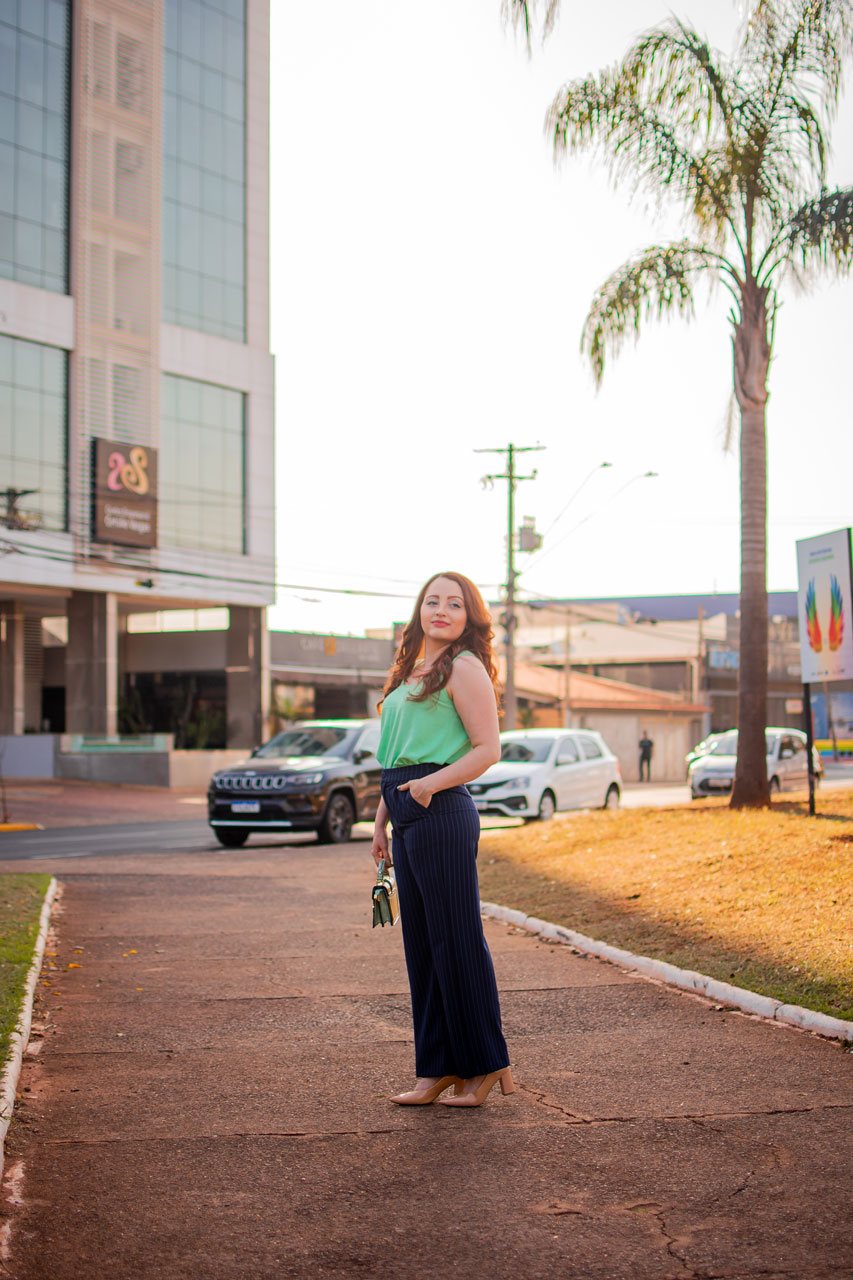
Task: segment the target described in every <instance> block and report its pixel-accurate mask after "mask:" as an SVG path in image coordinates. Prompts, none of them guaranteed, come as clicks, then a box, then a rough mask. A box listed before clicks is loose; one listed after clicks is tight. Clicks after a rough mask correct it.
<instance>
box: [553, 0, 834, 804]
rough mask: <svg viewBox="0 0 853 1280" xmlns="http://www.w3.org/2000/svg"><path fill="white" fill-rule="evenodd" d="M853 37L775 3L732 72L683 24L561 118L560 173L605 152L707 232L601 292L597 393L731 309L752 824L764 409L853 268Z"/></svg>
mask: <svg viewBox="0 0 853 1280" xmlns="http://www.w3.org/2000/svg"><path fill="white" fill-rule="evenodd" d="M851 37H853V4H851V0H776V2H775V3H772V2H770V0H759V3H757V4H756V5H754V6H753V10H752V14H751V17H750V18H749V19H748V20H747V22H746V23H745V24H744V26H743V29H742V31H741V32H740V35H739V37H738V42H737V48H736V51H735V54H734V56H733V58H732V59H731V60H727V59H726V58H725V57H724V56H723V55H721V54H720V53H718V52H717V51H716V50H715V49H712V48H710V47H709V45H708V44H707V42H706V41H705V40H704V39H703V38H702V37H701V36H700V35H699V34H697V32H696V31H694V30H692V29H691V28H690V27H688V26H686V25H685V24H684V23H682V22H679V21H676V20H671V21H670V22H669V23H667V24H666V25H664V26H662V27H660V28H657V29H655V30H652V31H650V32H648V33H647V34H646V35H643V36H641V37H640V38H639V39H638V40H637V42H636V43H635V45H634V46H633V48H631V49H630V50H629V52H628V53H627V55H626V56H625V58H624V59H623V60H622V62H621V63H620V64H618V65H617V66H616V67H615V68H613V69H610V70H606V71H603V72H601V73H600V74H599V75H597V76H593V77H589V78H587V79H584V80H578V81H575V82H573V83H571V84H568V85H566V86H565V87H564V88H563V89H562V90H561V91H560V93H559V94H558V95H557V97H556V98H555V100H554V102H553V104H552V106H551V109H550V112H549V115H548V124H547V131H548V134H549V136H552V137H553V143H554V151H555V157H556V158H559V157H560V156H561V155H563V154H565V153H567V152H576V151H580V150H584V149H589V150H593V151H597V152H598V153H599V154H601V155H602V156H603V157H604V159H605V160H606V162H607V164H608V167H609V169H610V171H611V173H612V175H613V177H614V178H618V179H619V180H620V182H626V181H627V182H628V183H629V185H630V186H631V188H632V189H633V190H634V191H637V190H645V191H650V192H651V193H653V194H654V195H655V196H656V197H658V198H662V197H664V196H673V197H675V198H676V199H677V200H678V201H679V202H680V203H681V204H682V206H685V207H686V211H687V214H688V224H689V226H690V228H691V233H692V234H691V235H690V237H689V238H686V239H683V240H680V241H678V242H676V243H670V244H660V245H654V246H653V247H651V248H648V249H646V250H644V251H643V252H642V253H639V254H637V255H636V256H635V257H633V258H631V259H630V260H629V261H628V262H626V263H625V264H624V265H623V266H621V267H620V268H619V269H618V270H617V271H615V272H614V273H613V275H611V277H610V279H609V280H607V281H606V282H605V283H604V284H603V285H602V286H601V288H600V289H599V290H598V291H597V293H596V295H595V297H594V299H593V302H592V305H591V307H590V311H589V314H588V316H587V318H586V321H585V325H584V330H583V338H582V343H581V346H582V350H583V351H585V352H586V354H587V355H588V356H589V359H590V361H591V364H592V369H593V374H594V376H595V379H596V382H598V383H600V382H601V379H602V377H603V375H604V369H605V356H606V354H608V353H615V352H616V351H618V349H619V348H620V346H621V345H622V343H623V341H624V339H625V338H626V336H627V335H628V334H629V333H634V334H635V335H638V334H639V331H640V328H641V324H642V323H644V322H645V321H646V320H648V319H650V318H652V317H660V316H662V315H664V314H665V313H671V312H676V313H678V314H679V315H681V316H683V317H685V318H689V317H690V316H691V315H692V314H693V306H694V292H695V289H696V286H697V284H698V283H699V282H700V281H701V280H702V279H703V278H711V279H713V280H715V281H718V282H719V283H720V284H722V285H723V286H724V288H725V289H727V290H728V292H729V294H730V295H731V299H732V307H731V313H730V319H731V324H732V330H733V332H732V348H733V365H734V396H735V399H736V401H737V404H738V407H739V409H740V468H741V619H740V628H741V630H740V671H739V678H738V727H739V735H738V760H737V769H736V773H735V782H734V787H733V790H732V800H731V802H732V805H733V806H734V807H735V808H740V807H744V806H764V805H767V804H769V795H768V785H767V770H766V764H765V747H764V729H765V724H766V714H767V587H766V559H767V556H766V523H767V521H766V501H767V480H766V460H765V459H766V437H765V410H766V404H767V395H768V389H767V377H768V370H769V366H770V355H771V350H772V344H773V333H774V328H775V324H776V318H777V312H778V306H779V290H780V288H781V286H782V285H783V283H785V282H787V281H789V280H790V279H792V278H795V279H796V280H798V281H799V282H800V283H805V282H807V281H808V280H809V279H813V278H814V277H815V276H816V275H817V274H818V273H820V272H821V271H829V272H836V273H841V272H844V271H847V270H849V268H850V266H851V261H853V189H850V188H846V189H844V190H834V191H828V190H827V189H826V187H825V168H826V159H827V151H828V141H829V137H828V130H829V125H830V123H831V121H832V119H833V116H834V114H835V110H836V107H837V103H838V97H839V92H840V87H841V77H842V65H843V62H844V60H845V58H846V57H847V56H848V55H849V53H850V50H851Z"/></svg>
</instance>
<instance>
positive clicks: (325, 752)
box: [255, 724, 349, 759]
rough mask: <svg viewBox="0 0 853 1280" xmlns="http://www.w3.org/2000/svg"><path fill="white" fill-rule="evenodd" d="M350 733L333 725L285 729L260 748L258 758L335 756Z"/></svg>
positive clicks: (256, 753)
mask: <svg viewBox="0 0 853 1280" xmlns="http://www.w3.org/2000/svg"><path fill="white" fill-rule="evenodd" d="M348 733H349V730H348V729H340V728H335V727H333V726H332V725H316V724H315V725H311V726H308V727H306V728H304V729H285V731H284V733H277V734H276V736H275V737H274V738H270V740H269V742H265V743H264V745H263V746H262V747H258V749H257V751H256V752H255V755H256V756H262V757H266V758H267V759H269V758H270V757H281V756H335V755H339V754H340V752H339V751H338V748H339V747H340V745H341V743H342V742H343V741H344V739H345V738H346V736H347V734H348Z"/></svg>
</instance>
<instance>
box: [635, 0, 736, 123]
mask: <svg viewBox="0 0 853 1280" xmlns="http://www.w3.org/2000/svg"><path fill="white" fill-rule="evenodd" d="M622 67H623V69H624V75H625V77H626V79H627V80H628V81H629V82H633V83H634V84H635V85H636V88H637V90H638V92H639V91H642V96H643V100H644V101H646V102H648V103H649V104H650V105H653V106H654V107H656V108H657V109H658V110H659V111H663V112H665V114H666V115H667V116H668V118H670V119H672V120H674V121H675V120H677V121H678V123H679V124H680V125H681V126H682V127H683V128H685V129H687V130H689V131H690V132H691V133H695V131H696V130H697V129H700V128H702V129H704V131H705V133H706V135H707V134H708V133H710V132H711V131H712V129H713V128H714V127H715V125H716V126H721V127H722V129H723V130H724V131H726V132H728V129H729V126H730V123H731V120H732V115H733V111H734V108H735V106H736V102H737V99H738V97H739V96H740V95H739V94H738V93H737V87H738V86H737V76H736V74H735V72H734V71H733V68H732V67H730V66H727V65H726V64H725V62H724V61H723V59H722V56H721V55H720V54H719V53H718V52H717V51H716V50H715V49H712V48H711V46H710V45H709V44H708V42H707V40H705V39H703V38H702V36H700V35H699V34H698V33H697V32H696V31H693V30H692V29H691V28H690V27H687V26H685V25H684V23H682V22H679V21H678V20H677V19H672V20H671V21H670V22H668V23H664V24H663V25H662V26H660V27H657V28H655V29H654V30H652V31H649V32H647V33H646V34H645V35H642V36H640V38H639V40H638V41H637V42H636V44H635V45H634V47H633V48H632V49H631V50H629V52H628V53H627V54H626V56H625V58H624V60H623V62H622ZM733 90H734V91H735V92H734V93H733Z"/></svg>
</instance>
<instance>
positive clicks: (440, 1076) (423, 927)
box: [373, 573, 515, 1107]
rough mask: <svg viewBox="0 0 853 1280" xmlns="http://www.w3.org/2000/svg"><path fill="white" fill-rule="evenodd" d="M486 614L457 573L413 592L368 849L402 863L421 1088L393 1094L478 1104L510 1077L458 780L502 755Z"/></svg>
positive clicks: (476, 829) (390, 695)
mask: <svg viewBox="0 0 853 1280" xmlns="http://www.w3.org/2000/svg"><path fill="white" fill-rule="evenodd" d="M491 641H492V630H491V619H490V617H489V613H488V610H487V609H486V606H485V604H484V603H483V599H482V596H481V595H480V593H479V591H478V590H477V588H476V587H475V586H474V584H473V583H472V582H470V581H469V580H468V579H467V578H464V577H463V576H462V575H461V574H459V573H441V574H438V576H437V577H435V578H431V579H430V581H429V582H428V583H427V584H426V586H425V587H424V588H423V590H422V591H421V593H420V595H419V596H418V600H417V604H416V605H415V610H414V613H413V615H412V619H411V621H410V622H409V624H408V626H407V627H406V629H405V631H404V632H403V639H402V642H401V644H400V647H399V649H398V650H397V657H396V661H395V664H394V667H393V668H392V671H391V674H390V675H389V677H388V681H387V683H386V685H385V690H384V693H383V701H382V704H381V707H382V731H381V737H380V742H379V749H378V751H377V756H378V758H379V762H380V764H381V765H382V800H381V803H380V805H379V809H378V812H377V814H376V827H375V831H374V836H373V857H374V860H375V862H376V863H377V865H378V863H379V861H380V859H382V858H384V859H385V860H386V863H390V855H389V849H388V833H387V825H388V820H389V818H390V820H391V824H392V827H393V833H394V850H393V853H394V867H395V870H396V877H397V890H398V893H399V898H400V921H401V924H402V928H403V946H404V950H405V953H406V968H407V970H408V974H409V986H410V988H411V992H412V1015H413V1018H414V1026H415V1071H416V1074H417V1077H418V1079H417V1082H416V1084H415V1087H414V1089H411V1090H408V1091H407V1092H405V1093H400V1094H397V1096H396V1097H395V1098H393V1099H392V1101H393V1102H397V1103H400V1104H402V1105H404V1106H420V1105H423V1104H425V1103H429V1102H433V1101H434V1100H435V1099H436V1098H438V1097H439V1094H442V1093H444V1092H445V1091H446V1090H447V1089H449V1088H450V1087H451V1086H454V1093H453V1094H452V1095H451V1096H449V1097H446V1098H440V1099H439V1100H440V1101H441V1102H443V1103H445V1104H446V1105H447V1106H449V1107H478V1106H480V1104H481V1103H482V1102H484V1101H485V1099H486V1097H487V1095H488V1094H489V1091H490V1090H491V1089H492V1088H493V1087H494V1086H495V1085H496V1084H497V1083H498V1082H500V1086H501V1091H502V1092H503V1093H513V1092H514V1090H515V1086H514V1084H513V1082H512V1073H511V1072H510V1068H509V1057H508V1054H507V1048H506V1043H505V1041H504V1038H503V1034H502V1032H501V1013H500V1005H499V1003H498V990H497V985H496V983H495V972H494V969H493V967H492V958H491V956H490V955H489V949H488V947H487V945H486V940H485V938H484V936H483V925H482V921H481V919H480V890H479V885H478V882H477V866H476V858H477V841H478V839H479V836H480V819H479V816H478V814H477V810H476V809H475V807H474V802H473V801H472V799H471V797H470V795H469V794H468V791H467V789H466V787H465V786H464V783H466V782H470V781H471V779H472V778H478V777H479V776H480V774H481V773H483V772H484V771H485V770H486V769H487V768H488V767H489V765H491V764H494V763H495V761H496V760H498V759H499V758H500V739H499V736H498V714H497V698H496V694H495V679H496V671H495V664H494V659H493V657H492V646H491Z"/></svg>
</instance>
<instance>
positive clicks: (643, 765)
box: [639, 729, 655, 782]
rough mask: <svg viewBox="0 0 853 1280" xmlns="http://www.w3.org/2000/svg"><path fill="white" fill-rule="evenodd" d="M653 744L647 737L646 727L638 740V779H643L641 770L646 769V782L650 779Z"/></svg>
mask: <svg viewBox="0 0 853 1280" xmlns="http://www.w3.org/2000/svg"><path fill="white" fill-rule="evenodd" d="M654 746H655V744H654V743H653V742H652V740H651V738H650V737H649V731H648V729H644V730H643V736H642V738H641V739H640V741H639V747H640V781H641V782H642V781H643V770H644V769H645V771H646V782H651V780H652V751H653V750H654Z"/></svg>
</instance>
